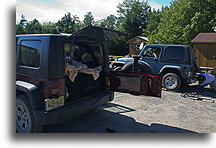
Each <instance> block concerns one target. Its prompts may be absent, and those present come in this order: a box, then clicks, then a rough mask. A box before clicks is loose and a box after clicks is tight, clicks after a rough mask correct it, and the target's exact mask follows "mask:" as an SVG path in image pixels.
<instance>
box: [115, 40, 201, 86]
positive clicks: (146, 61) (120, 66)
mask: <svg viewBox="0 0 216 148" xmlns="http://www.w3.org/2000/svg"><path fill="white" fill-rule="evenodd" d="M138 57H139V60H138V63H137V64H138V65H137V66H138V71H140V72H145V73H152V74H161V75H163V78H162V85H163V87H165V88H167V89H170V90H176V89H179V88H180V86H181V85H182V84H190V83H192V82H194V81H195V79H194V77H195V73H196V72H197V71H198V69H199V68H198V66H197V64H196V57H195V54H194V51H193V49H192V48H191V47H190V46H188V45H160V44H149V45H146V46H144V48H143V49H142V50H141V51H140V53H139V56H138ZM111 67H112V69H113V70H115V71H133V67H134V58H133V57H125V58H119V59H118V60H117V61H112V62H111Z"/></svg>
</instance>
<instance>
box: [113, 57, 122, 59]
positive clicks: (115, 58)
mask: <svg viewBox="0 0 216 148" xmlns="http://www.w3.org/2000/svg"><path fill="white" fill-rule="evenodd" d="M112 57H113V58H114V59H117V58H122V57H123V56H112Z"/></svg>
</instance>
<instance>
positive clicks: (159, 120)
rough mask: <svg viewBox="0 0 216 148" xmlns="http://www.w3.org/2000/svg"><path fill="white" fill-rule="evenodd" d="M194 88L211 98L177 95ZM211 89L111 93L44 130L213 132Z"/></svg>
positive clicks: (191, 87) (213, 106) (78, 131)
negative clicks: (82, 112) (90, 108)
mask: <svg viewBox="0 0 216 148" xmlns="http://www.w3.org/2000/svg"><path fill="white" fill-rule="evenodd" d="M191 92H196V93H197V94H200V95H202V96H203V97H211V100H205V99H204V100H193V99H190V98H184V97H182V96H181V94H183V93H191ZM212 100H213V101H214V100H215V93H213V92H211V91H209V89H208V88H197V87H196V86H187V87H186V86H185V88H184V89H181V90H180V91H179V92H172V91H163V92H162V97H161V98H156V97H147V96H135V95H130V94H125V93H115V99H114V100H113V101H112V102H111V103H108V104H106V105H103V106H100V107H98V108H96V109H95V110H93V111H91V112H89V113H87V114H85V115H83V116H81V117H78V118H76V119H74V120H71V121H70V122H68V123H65V124H56V125H49V126H45V128H44V130H43V132H44V133H185V132H186V133H188V132H189V133H214V132H216V127H215V126H216V125H215V123H216V117H215V115H216V110H215V106H216V105H215V102H212Z"/></svg>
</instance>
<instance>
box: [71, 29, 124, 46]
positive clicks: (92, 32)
mask: <svg viewBox="0 0 216 148" xmlns="http://www.w3.org/2000/svg"><path fill="white" fill-rule="evenodd" d="M126 35H127V34H126V33H123V32H120V31H117V30H113V29H108V28H103V27H98V26H92V25H89V26H87V27H85V28H82V29H80V30H78V31H77V32H75V33H73V34H72V35H71V36H69V38H73V37H87V38H88V39H93V40H97V41H99V42H107V41H109V40H113V39H115V38H117V37H119V36H126Z"/></svg>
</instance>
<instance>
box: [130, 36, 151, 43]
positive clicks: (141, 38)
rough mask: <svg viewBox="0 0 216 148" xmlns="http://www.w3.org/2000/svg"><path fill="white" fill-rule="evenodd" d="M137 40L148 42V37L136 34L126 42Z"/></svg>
mask: <svg viewBox="0 0 216 148" xmlns="http://www.w3.org/2000/svg"><path fill="white" fill-rule="evenodd" d="M137 40H142V41H144V42H148V41H149V40H148V38H147V37H143V36H136V37H134V38H132V39H130V40H128V41H127V43H132V42H137Z"/></svg>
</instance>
